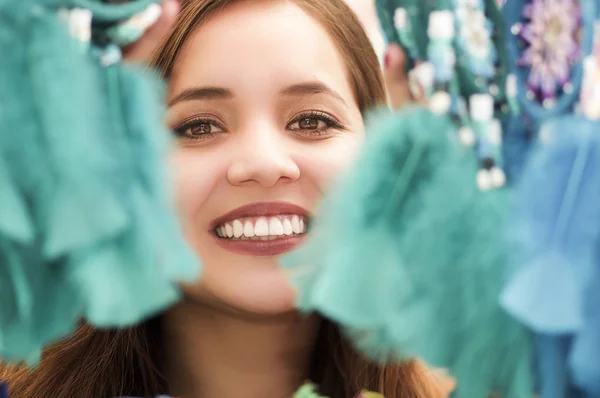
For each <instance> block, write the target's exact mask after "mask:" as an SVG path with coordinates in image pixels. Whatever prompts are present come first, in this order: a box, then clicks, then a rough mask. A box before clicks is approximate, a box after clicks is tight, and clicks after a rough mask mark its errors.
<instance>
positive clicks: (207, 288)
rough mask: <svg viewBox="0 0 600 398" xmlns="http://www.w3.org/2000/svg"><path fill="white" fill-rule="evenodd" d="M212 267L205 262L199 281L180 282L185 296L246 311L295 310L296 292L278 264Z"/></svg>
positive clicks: (272, 312)
mask: <svg viewBox="0 0 600 398" xmlns="http://www.w3.org/2000/svg"><path fill="white" fill-rule="evenodd" d="M215 268H217V267H215ZM215 268H213V267H211V266H210V264H206V265H205V270H204V274H203V276H202V279H201V280H200V282H199V283H197V284H195V285H184V286H183V292H184V296H185V298H186V299H187V300H190V301H197V302H201V303H203V304H207V305H211V306H213V307H215V308H217V309H219V310H222V311H227V312H234V313H237V314H246V315H259V316H274V315H281V314H285V313H289V312H293V311H295V309H296V307H295V299H296V292H295V290H294V288H293V287H292V285H291V284H290V283H289V282H288V280H287V278H286V277H285V273H284V272H283V271H282V270H281V269H280V268H279V267H278V266H275V267H274V268H273V267H268V268H267V267H264V268H263V267H261V268H256V267H247V268H246V269H239V268H237V267H232V269H227V268H229V267H227V266H223V267H218V268H217V269H215Z"/></svg>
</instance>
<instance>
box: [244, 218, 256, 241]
mask: <svg viewBox="0 0 600 398" xmlns="http://www.w3.org/2000/svg"><path fill="white" fill-rule="evenodd" d="M244 236H245V237H246V238H252V237H254V225H252V223H251V222H250V221H246V223H245V224H244Z"/></svg>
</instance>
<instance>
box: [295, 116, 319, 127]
mask: <svg viewBox="0 0 600 398" xmlns="http://www.w3.org/2000/svg"><path fill="white" fill-rule="evenodd" d="M298 127H299V128H301V129H303V130H317V129H318V128H319V120H317V119H315V118H311V117H307V118H304V119H301V120H299V121H298Z"/></svg>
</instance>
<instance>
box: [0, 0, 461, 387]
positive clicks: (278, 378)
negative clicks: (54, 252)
mask: <svg viewBox="0 0 600 398" xmlns="http://www.w3.org/2000/svg"><path fill="white" fill-rule="evenodd" d="M156 54H157V56H156V58H155V59H154V60H153V62H152V63H153V65H154V66H156V67H157V68H158V70H159V71H160V73H161V74H162V75H163V76H164V77H165V78H166V79H167V81H168V98H167V104H168V114H167V123H168V125H169V126H170V127H171V129H172V130H173V131H174V133H175V135H176V137H177V143H178V144H177V145H176V147H175V149H174V150H173V152H172V154H171V157H170V165H171V170H172V173H173V181H174V183H175V187H176V193H177V204H178V210H179V214H180V218H181V222H182V226H183V229H184V232H185V235H186V238H187V241H188V242H189V244H190V245H191V246H192V247H193V248H194V250H195V251H196V252H197V254H198V256H200V257H201V258H202V260H203V262H204V265H205V270H204V273H203V275H202V279H201V281H199V282H198V283H195V284H191V285H186V286H183V291H184V293H185V298H184V300H183V301H182V302H181V303H180V304H178V305H177V306H175V307H174V308H172V309H170V310H169V311H167V312H166V313H164V314H162V315H161V316H159V317H157V318H156V319H153V320H150V321H148V322H146V323H145V324H142V325H139V326H138V327H135V328H133V329H131V330H126V331H99V330H93V329H91V328H89V327H87V326H84V327H82V328H81V330H80V331H79V332H78V333H77V334H76V336H75V337H74V338H72V339H70V340H68V341H65V342H62V343H60V344H58V345H56V346H55V347H52V348H50V349H49V350H48V351H47V352H46V354H45V356H44V360H43V361H42V364H41V366H40V367H39V369H37V370H35V371H33V372H26V371H24V370H19V371H16V372H12V373H5V374H6V376H7V377H8V380H9V382H10V384H11V387H12V390H13V394H14V397H15V398H25V397H27V398H42V397H48V396H52V397H55V398H70V397H86V398H87V397H92V398H108V397H111V396H118V395H129V396H132V395H133V396H151V395H158V394H164V393H169V394H173V395H179V396H182V397H186V398H229V397H231V398H245V397H265V398H283V397H289V396H291V395H292V394H293V392H294V391H295V390H296V389H297V388H298V387H299V386H300V385H301V384H302V383H303V382H304V381H305V380H306V379H311V380H313V381H314V382H316V383H318V384H319V386H320V388H321V391H322V393H323V394H324V395H326V396H329V397H331V398H349V397H353V396H356V395H357V394H358V393H359V392H360V391H361V390H362V389H369V390H374V391H378V392H381V393H383V394H384V395H385V396H386V397H387V398H397V397H407V398H408V397H411V398H412V397H423V398H425V397H428V398H429V397H441V396H446V395H447V393H448V391H449V389H450V388H449V386H448V385H447V384H445V383H440V382H438V381H436V380H437V379H436V378H435V377H436V376H434V375H433V373H432V372H430V371H429V370H427V369H426V368H424V367H422V366H420V365H419V364H417V363H414V362H411V363H406V364H388V365H387V366H384V367H379V366H377V365H376V364H372V363H369V362H368V361H366V360H364V359H362V358H361V357H360V356H359V355H358V354H357V353H356V352H355V351H354V350H353V349H352V348H351V347H350V345H349V344H348V343H347V342H346V341H344V340H342V339H341V337H340V334H339V332H338V329H337V326H336V325H333V324H331V323H330V322H328V321H326V320H323V319H321V317H320V316H318V315H314V316H312V317H303V316H300V314H298V313H297V312H296V311H295V306H294V299H295V292H294V290H293V289H292V287H291V286H290V284H289V283H288V281H287V280H286V278H285V276H284V273H283V271H282V270H281V268H280V267H279V264H278V259H277V256H278V255H280V254H283V253H286V252H288V251H290V250H292V249H294V248H295V247H297V246H298V245H299V244H301V243H302V241H303V239H304V237H305V236H306V234H307V233H310V228H309V227H310V217H311V214H312V212H313V211H314V210H315V208H316V206H317V205H318V203H319V201H320V199H321V198H322V196H323V193H324V192H326V191H327V189H328V187H329V185H330V184H331V182H332V180H333V178H335V177H336V176H337V175H338V174H339V173H340V172H341V171H342V170H344V169H345V168H346V167H347V166H348V165H349V163H350V162H351V161H352V160H353V158H354V156H355V154H356V152H357V151H358V150H359V148H360V147H361V145H362V143H363V140H364V138H365V128H364V121H363V114H364V112H366V111H367V110H368V109H370V108H372V107H374V106H377V105H380V104H383V103H384V102H385V89H384V85H383V80H382V76H381V72H380V66H379V63H378V61H377V57H376V55H375V53H374V51H373V49H372V47H371V44H370V42H369V39H368V38H367V36H366V35H365V33H364V31H363V30H362V28H361V25H360V23H359V21H358V19H357V18H356V16H355V15H354V14H353V13H352V11H351V10H350V8H348V6H347V5H346V4H345V3H344V2H343V1H342V0H188V1H187V2H185V3H184V7H183V9H182V12H181V15H180V17H179V20H178V22H177V24H176V26H175V29H174V30H173V32H172V33H171V35H170V37H169V38H168V39H167V40H166V41H165V42H164V44H163V45H162V47H161V48H160V49H159V51H158V52H157V53H156ZM2 376H3V375H2V374H0V378H2Z"/></svg>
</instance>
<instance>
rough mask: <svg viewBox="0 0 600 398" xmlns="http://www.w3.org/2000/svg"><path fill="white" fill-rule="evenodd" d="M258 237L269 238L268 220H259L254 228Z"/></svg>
mask: <svg viewBox="0 0 600 398" xmlns="http://www.w3.org/2000/svg"><path fill="white" fill-rule="evenodd" d="M254 233H255V234H256V236H269V223H268V222H267V219H266V218H259V219H258V221H257V222H256V225H255V226H254Z"/></svg>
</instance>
